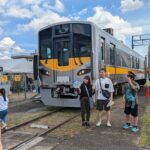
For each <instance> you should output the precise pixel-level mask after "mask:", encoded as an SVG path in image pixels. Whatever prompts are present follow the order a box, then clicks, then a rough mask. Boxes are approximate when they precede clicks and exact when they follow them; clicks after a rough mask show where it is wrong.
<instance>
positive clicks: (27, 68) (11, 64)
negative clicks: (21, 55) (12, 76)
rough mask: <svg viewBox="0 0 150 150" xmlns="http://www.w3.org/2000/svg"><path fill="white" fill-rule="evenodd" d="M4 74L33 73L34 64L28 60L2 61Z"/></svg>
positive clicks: (1, 65) (0, 64)
mask: <svg viewBox="0 0 150 150" xmlns="http://www.w3.org/2000/svg"><path fill="white" fill-rule="evenodd" d="M0 67H3V72H4V73H33V63H32V62H29V61H27V60H26V59H5V60H0Z"/></svg>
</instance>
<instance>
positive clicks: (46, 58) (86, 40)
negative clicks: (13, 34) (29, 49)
mask: <svg viewBox="0 0 150 150" xmlns="http://www.w3.org/2000/svg"><path fill="white" fill-rule="evenodd" d="M91 55H92V27H91V25H90V24H88V23H63V24H57V25H53V26H50V27H47V28H44V29H42V30H40V31H39V79H40V82H41V99H42V101H43V103H44V104H45V105H47V106H58V107H59V106H60V107H80V102H79V96H78V94H77V91H76V89H75V88H74V86H73V85H74V83H79V84H80V83H81V82H82V81H83V77H84V75H89V76H91V74H92V67H91V66H92V65H91Z"/></svg>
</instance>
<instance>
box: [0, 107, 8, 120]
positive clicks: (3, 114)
mask: <svg viewBox="0 0 150 150" xmlns="http://www.w3.org/2000/svg"><path fill="white" fill-rule="evenodd" d="M6 115H7V110H3V111H0V122H6Z"/></svg>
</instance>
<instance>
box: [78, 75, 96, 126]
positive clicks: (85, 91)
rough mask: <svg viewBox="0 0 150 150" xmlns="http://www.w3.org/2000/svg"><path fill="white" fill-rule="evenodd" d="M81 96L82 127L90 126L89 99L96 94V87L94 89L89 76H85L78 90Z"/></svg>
mask: <svg viewBox="0 0 150 150" xmlns="http://www.w3.org/2000/svg"><path fill="white" fill-rule="evenodd" d="M78 93H79V94H80V107H81V118H82V126H90V123H89V121H90V111H91V108H90V101H89V98H90V97H92V95H93V94H94V87H92V84H91V79H90V77H89V76H85V77H84V80H83V83H82V84H81V86H80V88H79V89H78Z"/></svg>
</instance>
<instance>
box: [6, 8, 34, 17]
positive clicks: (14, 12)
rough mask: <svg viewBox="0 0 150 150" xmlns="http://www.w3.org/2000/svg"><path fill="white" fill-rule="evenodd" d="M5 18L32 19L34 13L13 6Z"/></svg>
mask: <svg viewBox="0 0 150 150" xmlns="http://www.w3.org/2000/svg"><path fill="white" fill-rule="evenodd" d="M5 16H11V17H16V18H32V13H31V11H30V10H29V9H26V8H22V7H19V6H12V7H11V8H10V9H8V10H7V12H6V13H5Z"/></svg>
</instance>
